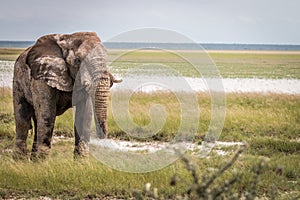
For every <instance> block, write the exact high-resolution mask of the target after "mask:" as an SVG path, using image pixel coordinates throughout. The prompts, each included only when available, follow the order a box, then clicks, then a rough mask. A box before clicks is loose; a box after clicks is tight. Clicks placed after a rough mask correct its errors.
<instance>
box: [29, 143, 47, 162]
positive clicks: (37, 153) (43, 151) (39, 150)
mask: <svg viewBox="0 0 300 200" xmlns="http://www.w3.org/2000/svg"><path fill="white" fill-rule="evenodd" d="M49 153H50V147H49V146H45V145H39V146H38V147H35V148H33V149H32V152H31V160H32V161H38V160H44V159H46V158H47V157H48V155H49Z"/></svg>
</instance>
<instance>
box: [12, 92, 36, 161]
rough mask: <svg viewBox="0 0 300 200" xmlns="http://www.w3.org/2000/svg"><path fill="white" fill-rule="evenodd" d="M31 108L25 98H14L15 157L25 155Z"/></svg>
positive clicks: (30, 126)
mask: <svg viewBox="0 0 300 200" xmlns="http://www.w3.org/2000/svg"><path fill="white" fill-rule="evenodd" d="M33 112H34V111H33V107H32V106H31V105H30V104H29V103H28V102H27V101H26V99H25V97H22V96H18V95H15V96H14V115H15V123H16V142H15V157H16V158H19V157H24V156H26V155H27V153H28V151H27V145H26V139H27V136H28V130H29V129H31V128H32V125H31V117H32V115H33Z"/></svg>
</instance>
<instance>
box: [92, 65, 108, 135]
mask: <svg viewBox="0 0 300 200" xmlns="http://www.w3.org/2000/svg"><path fill="white" fill-rule="evenodd" d="M109 89H110V76H109V73H108V72H107V71H104V72H103V73H102V74H101V77H100V79H98V81H97V85H96V91H95V115H96V121H97V122H96V132H97V136H98V137H100V138H105V137H106V134H107V133H108V125H107V106H108V100H109Z"/></svg>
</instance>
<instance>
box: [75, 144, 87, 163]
mask: <svg viewBox="0 0 300 200" xmlns="http://www.w3.org/2000/svg"><path fill="white" fill-rule="evenodd" d="M88 157H89V145H88V143H87V142H84V141H80V142H79V143H78V145H76V146H75V148H74V158H75V159H78V158H88Z"/></svg>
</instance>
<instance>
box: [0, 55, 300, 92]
mask: <svg viewBox="0 0 300 200" xmlns="http://www.w3.org/2000/svg"><path fill="white" fill-rule="evenodd" d="M13 65H14V61H3V60H0V72H1V74H0V87H9V88H11V87H12V79H13ZM215 81H216V80H215V79H207V80H204V79H202V78H191V77H170V76H169V77H167V76H166V77H154V78H153V77H147V76H136V77H134V76H133V77H131V81H130V82H131V83H134V85H135V90H136V91H140V92H154V91H159V90H163V91H164V90H172V91H186V90H185V87H186V86H187V87H189V88H190V91H196V92H208V91H209V88H208V86H207V83H208V82H211V83H214V82H215ZM221 81H222V87H223V88H220V87H218V88H214V85H213V84H212V89H213V90H218V91H224V92H226V93H249V92H254V93H277V94H300V80H299V79H258V78H224V79H222V80H221ZM124 82H125V83H124ZM122 84H126V79H125V81H123V83H121V84H117V85H115V86H114V87H113V90H116V89H118V88H124V87H123V86H124V85H122ZM168 85H169V88H167V86H168ZM170 87H171V88H170Z"/></svg>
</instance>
